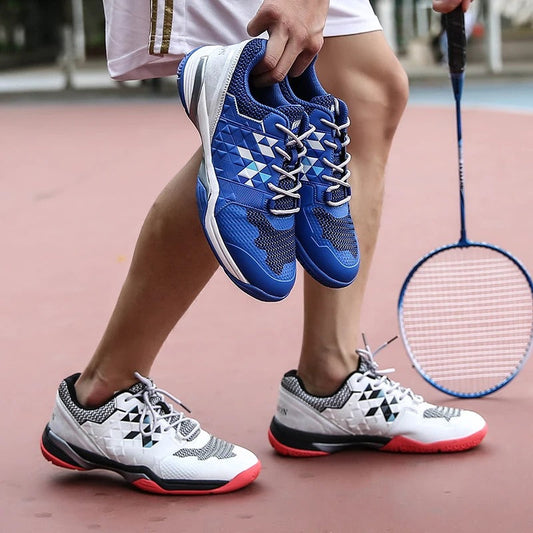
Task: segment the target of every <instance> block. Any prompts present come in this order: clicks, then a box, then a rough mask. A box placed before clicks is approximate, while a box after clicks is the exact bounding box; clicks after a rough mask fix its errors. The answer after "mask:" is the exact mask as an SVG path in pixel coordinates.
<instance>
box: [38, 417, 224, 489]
mask: <svg viewBox="0 0 533 533" xmlns="http://www.w3.org/2000/svg"><path fill="white" fill-rule="evenodd" d="M42 443H43V446H44V447H45V448H46V451H47V452H48V453H50V454H51V455H53V456H54V457H56V458H57V459H59V460H60V461H62V462H64V463H67V464H69V465H72V466H76V467H80V468H84V469H86V470H93V469H98V468H101V469H104V470H110V471H112V472H116V473H117V474H120V475H121V476H122V477H123V478H124V479H126V480H127V481H129V482H130V483H132V482H134V481H137V480H138V479H149V480H150V481H152V482H154V483H155V484H157V485H158V486H159V487H161V489H163V490H165V491H178V492H179V491H209V490H214V489H218V488H220V487H222V486H224V485H226V484H227V483H229V482H230V481H231V480H229V479H228V480H225V481H224V480H188V479H183V480H181V479H171V480H169V479H162V478H160V477H159V476H158V475H156V474H155V473H154V472H152V470H150V469H149V468H148V467H146V466H131V465H125V464H122V463H119V462H117V461H113V460H111V459H108V458H107V457H103V456H101V455H98V454H95V453H93V452H90V451H88V450H84V449H83V448H80V447H78V446H75V445H74V444H70V443H68V442H66V441H65V440H63V439H61V437H59V436H57V435H56V434H55V433H54V432H53V431H51V430H50V427H49V426H48V425H47V426H46V428H45V429H44V432H43V436H42Z"/></svg>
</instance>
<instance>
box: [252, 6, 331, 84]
mask: <svg viewBox="0 0 533 533" xmlns="http://www.w3.org/2000/svg"><path fill="white" fill-rule="evenodd" d="M328 8H329V0H264V2H263V4H262V5H261V7H260V8H259V10H258V11H257V13H256V15H255V17H254V18H253V19H252V20H251V21H250V22H249V24H248V28H247V30H248V33H249V34H250V35H251V36H252V37H255V36H257V35H260V34H261V33H263V32H264V31H266V32H268V35H269V40H268V44H267V49H266V54H265V57H264V58H263V59H262V61H261V62H260V63H259V64H258V65H257V67H256V68H255V69H254V72H253V75H254V82H255V83H256V84H257V85H270V84H272V83H275V82H279V81H281V80H282V79H283V78H285V76H286V75H287V74H289V73H290V74H291V75H292V76H299V75H300V74H302V72H303V71H304V70H305V69H306V68H307V66H308V65H309V63H311V61H312V59H313V58H314V57H315V55H316V54H317V53H318V51H319V50H320V48H322V43H323V42H324V38H323V35H322V32H323V30H324V25H325V23H326V15H327V13H328Z"/></svg>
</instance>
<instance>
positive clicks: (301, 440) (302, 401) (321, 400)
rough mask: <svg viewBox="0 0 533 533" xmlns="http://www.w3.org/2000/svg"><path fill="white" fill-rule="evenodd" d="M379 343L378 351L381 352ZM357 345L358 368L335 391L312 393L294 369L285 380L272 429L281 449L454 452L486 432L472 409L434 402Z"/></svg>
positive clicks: (307, 453) (296, 452)
mask: <svg viewBox="0 0 533 533" xmlns="http://www.w3.org/2000/svg"><path fill="white" fill-rule="evenodd" d="M384 346H386V344H385V345H383V346H381V347H380V348H379V349H378V350H376V352H375V353H377V352H378V351H379V350H380V349H381V348H383V347H384ZM366 348H367V349H365V350H357V353H358V354H359V357H360V363H359V368H358V370H357V371H356V372H353V373H352V374H350V375H349V376H348V377H347V379H346V381H345V382H344V383H343V384H342V385H341V387H340V388H339V389H338V390H337V392H335V393H334V394H332V395H331V396H313V395H311V394H309V393H308V392H307V391H306V390H305V387H304V384H303V383H302V381H301V380H300V378H299V377H298V376H297V375H296V371H295V370H292V371H290V372H287V374H285V376H284V377H283V379H282V381H281V387H280V395H279V401H278V407H277V412H276V415H275V416H274V418H273V419H272V423H271V425H270V430H269V432H268V436H269V440H270V443H271V444H272V446H273V447H274V449H275V450H276V451H277V452H278V453H280V454H282V455H292V456H298V457H313V456H317V455H327V454H329V453H333V452H337V451H341V450H345V449H348V448H354V447H357V446H365V447H372V448H377V449H379V450H383V451H389V452H411V453H431V452H456V451H461V450H467V449H469V448H473V447H474V446H477V445H478V444H479V443H480V442H481V441H482V440H483V437H484V436H485V434H486V433H487V425H486V423H485V420H484V419H483V418H482V417H481V416H480V415H478V414H477V413H474V412H472V411H465V410H462V409H455V408H451V407H441V406H435V405H432V404H430V403H427V402H425V401H424V399H423V398H422V397H421V396H418V395H416V394H414V393H413V392H412V391H411V389H407V388H405V387H402V386H401V385H400V384H399V383H396V382H394V381H391V380H390V379H389V378H388V377H387V376H386V374H388V373H390V372H391V371H393V370H392V369H389V370H383V371H380V370H378V365H377V364H376V362H375V361H374V354H373V353H372V352H371V350H370V349H369V348H368V346H367V347H366Z"/></svg>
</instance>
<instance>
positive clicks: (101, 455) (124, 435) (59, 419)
mask: <svg viewBox="0 0 533 533" xmlns="http://www.w3.org/2000/svg"><path fill="white" fill-rule="evenodd" d="M78 377H79V374H75V375H73V376H70V377H68V378H66V379H65V380H63V381H62V382H61V384H60V386H59V390H58V393H57V397H56V405H55V408H54V411H53V414H52V418H51V420H50V422H49V423H48V424H47V426H46V428H45V430H44V433H43V436H42V440H41V451H42V453H43V455H44V457H45V458H46V459H48V460H49V461H51V462H52V463H53V464H55V465H57V466H62V467H64V468H70V469H73V470H92V469H95V468H103V469H106V470H112V471H114V472H117V473H118V474H121V475H122V476H123V477H124V478H125V479H126V480H127V481H129V482H130V483H132V484H133V485H135V486H136V487H137V488H139V489H142V490H145V491H148V492H155V493H159V494H208V493H222V492H230V491H233V490H237V489H240V488H241V487H244V486H246V485H248V484H249V483H251V482H252V481H253V480H254V479H255V478H256V477H257V476H258V474H259V471H260V469H261V463H260V462H259V460H258V459H257V457H256V456H255V455H254V454H253V453H252V452H250V451H248V450H246V449H244V448H241V447H239V446H236V445H234V444H230V443H228V442H225V441H223V440H221V439H219V438H217V437H214V436H213V435H210V434H209V433H207V432H206V431H204V430H203V429H202V428H201V427H200V424H199V423H198V422H197V421H196V420H194V419H192V418H188V417H186V416H185V415H184V414H183V413H181V412H179V411H176V410H175V409H174V407H173V406H172V405H171V404H170V403H168V402H167V401H166V399H165V398H168V399H170V400H172V401H174V402H176V403H178V404H180V405H182V407H184V406H183V404H181V402H180V401H179V400H177V399H176V398H174V397H173V396H172V395H170V394H169V393H168V392H166V391H164V390H162V389H159V388H157V387H156V386H155V385H154V383H153V382H152V381H151V380H149V379H147V378H145V377H143V376H141V375H140V374H136V377H137V379H138V380H139V381H138V382H137V383H135V384H134V385H132V386H131V387H130V388H129V389H126V390H123V391H120V392H117V393H116V394H115V395H114V396H113V397H112V398H111V399H110V400H108V401H107V402H106V403H105V404H104V405H102V406H100V407H97V408H94V409H87V408H85V407H83V406H82V405H80V404H79V403H78V401H77V399H76V391H75V389H74V384H75V382H76V380H77V379H78Z"/></svg>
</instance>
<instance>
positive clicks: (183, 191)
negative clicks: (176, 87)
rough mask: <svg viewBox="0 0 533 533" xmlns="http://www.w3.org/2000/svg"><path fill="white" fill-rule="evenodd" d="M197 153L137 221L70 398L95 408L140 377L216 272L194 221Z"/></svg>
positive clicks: (146, 373) (195, 212) (198, 224)
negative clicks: (123, 273) (96, 340)
mask: <svg viewBox="0 0 533 533" xmlns="http://www.w3.org/2000/svg"><path fill="white" fill-rule="evenodd" d="M200 159H201V150H199V151H198V152H196V153H195V154H194V155H193V157H192V158H191V160H190V161H189V162H188V163H187V164H186V165H185V167H184V168H183V169H182V170H181V171H180V172H179V173H178V174H177V175H176V177H174V178H173V179H172V180H171V181H170V183H169V184H168V185H167V186H166V187H165V189H163V191H162V192H161V194H160V195H159V197H158V198H157V200H156V201H155V203H154V205H153V206H152V208H151V210H150V212H149V213H148V216H147V218H146V220H145V222H144V225H143V228H142V230H141V233H140V235H139V239H138V241H137V246H136V248H135V253H134V256H133V260H132V264H131V267H130V270H129V272H128V276H127V278H126V281H125V283H124V286H123V288H122V291H121V293H120V296H119V298H118V301H117V304H116V306H115V309H114V311H113V314H112V316H111V319H110V321H109V324H108V326H107V329H106V331H105V333H104V335H103V337H102V340H101V341H100V344H99V345H98V347H97V349H96V351H95V353H94V355H93V357H92V359H91V361H90V362H89V364H88V366H87V368H86V369H85V370H84V372H83V373H82V375H81V377H80V378H79V379H78V381H77V383H76V391H77V395H78V399H79V401H80V402H81V403H82V404H85V405H87V406H90V405H98V404H99V403H101V402H103V401H105V400H107V399H108V398H109V397H110V396H111V395H112V394H113V392H115V391H117V390H120V389H123V388H125V387H128V386H129V385H131V384H132V383H134V382H135V378H134V376H133V373H134V372H135V371H137V372H140V373H141V374H143V375H148V374H149V373H150V369H151V366H152V363H153V361H154V359H155V357H156V356H157V353H158V352H159V350H160V348H161V346H162V344H163V342H164V341H165V339H166V338H167V336H168V334H169V333H170V331H171V330H172V328H173V327H174V325H175V324H176V322H177V321H178V320H179V319H180V317H181V316H182V315H183V314H184V313H185V311H186V310H187V309H188V307H189V306H190V304H191V303H192V302H193V301H194V299H195V298H196V296H197V295H198V294H199V292H200V291H201V290H202V289H203V287H204V286H205V284H206V283H207V282H208V281H209V279H210V278H211V276H212V275H213V274H214V272H215V271H216V269H217V266H218V263H217V262H216V259H215V258H214V256H213V254H212V252H211V250H210V249H209V246H208V244H207V242H206V239H205V237H204V234H203V231H202V227H201V225H200V220H199V217H198V212H197V207H196V198H195V184H196V176H197V173H198V167H199V165H200Z"/></svg>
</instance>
